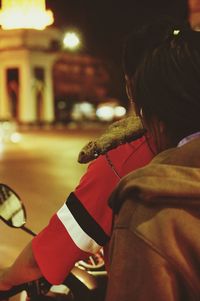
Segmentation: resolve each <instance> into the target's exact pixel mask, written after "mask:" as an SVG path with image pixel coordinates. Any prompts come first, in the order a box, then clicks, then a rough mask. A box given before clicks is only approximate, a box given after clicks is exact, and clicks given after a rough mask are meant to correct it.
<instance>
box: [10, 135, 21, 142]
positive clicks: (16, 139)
mask: <svg viewBox="0 0 200 301" xmlns="http://www.w3.org/2000/svg"><path fill="white" fill-rule="evenodd" d="M10 140H11V142H13V143H18V142H20V141H21V135H20V134H19V133H13V134H12V135H11V137H10Z"/></svg>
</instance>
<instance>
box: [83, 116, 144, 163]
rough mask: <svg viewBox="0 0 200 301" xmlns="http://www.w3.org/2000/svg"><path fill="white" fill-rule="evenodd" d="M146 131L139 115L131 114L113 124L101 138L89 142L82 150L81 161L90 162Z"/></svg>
mask: <svg viewBox="0 0 200 301" xmlns="http://www.w3.org/2000/svg"><path fill="white" fill-rule="evenodd" d="M144 133H145V129H144V128H143V126H142V123H141V121H140V118H139V117H136V116H131V117H127V118H124V119H122V120H120V121H116V122H114V123H113V124H111V125H110V126H109V127H108V128H107V130H106V131H105V133H103V134H102V135H101V136H100V137H99V138H97V139H95V140H93V141H90V142H88V143H87V144H86V145H85V146H84V147H83V148H82V150H81V151H80V153H79V156H78V162H79V163H88V162H90V161H92V160H94V159H96V158H97V157H98V156H99V155H103V154H105V153H106V152H107V151H109V150H111V149H114V148H116V147H117V146H119V145H120V144H124V143H127V142H130V141H133V140H136V139H138V138H139V137H141V136H142V135H143V134H144Z"/></svg>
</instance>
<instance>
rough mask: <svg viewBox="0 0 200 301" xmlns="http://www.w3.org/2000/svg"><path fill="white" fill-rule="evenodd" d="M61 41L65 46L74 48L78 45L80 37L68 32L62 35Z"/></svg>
mask: <svg viewBox="0 0 200 301" xmlns="http://www.w3.org/2000/svg"><path fill="white" fill-rule="evenodd" d="M63 43H64V46H65V48H69V49H76V48H77V47H78V46H79V45H80V39H79V37H78V36H77V34H76V33H75V32H68V33H66V35H65V36H64V39H63Z"/></svg>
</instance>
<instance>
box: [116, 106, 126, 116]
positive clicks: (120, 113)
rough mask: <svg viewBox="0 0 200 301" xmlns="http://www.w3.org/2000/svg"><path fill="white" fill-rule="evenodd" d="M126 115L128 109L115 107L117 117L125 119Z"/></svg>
mask: <svg viewBox="0 0 200 301" xmlns="http://www.w3.org/2000/svg"><path fill="white" fill-rule="evenodd" d="M125 114H126V109H125V108H124V107H122V106H117V107H115V116H116V117H123V116H124V115H125Z"/></svg>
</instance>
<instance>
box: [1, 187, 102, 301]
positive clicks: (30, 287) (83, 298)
mask: <svg viewBox="0 0 200 301" xmlns="http://www.w3.org/2000/svg"><path fill="white" fill-rule="evenodd" d="M26 217H27V214H26V210H25V206H24V204H23V203H22V201H21V198H20V197H19V196H18V194H17V193H16V192H15V191H14V190H13V189H11V188H10V187H9V186H8V185H5V184H0V219H1V220H2V221H3V222H5V223H6V224H7V225H8V226H10V227H12V228H20V229H21V230H23V231H25V232H26V233H28V234H30V235H32V236H35V235H36V234H35V233H34V232H33V231H32V230H31V229H29V228H27V227H26V226H25V223H26ZM106 282H107V274H106V271H105V265H104V260H103V254H102V252H101V251H100V252H99V253H98V254H96V255H94V256H90V257H89V258H88V259H87V260H84V261H83V260H82V261H79V262H77V263H76V264H75V266H74V268H73V269H72V271H71V272H70V274H69V275H68V276H67V277H66V279H65V280H64V282H63V284H62V285H51V284H50V283H49V282H48V281H47V280H46V279H45V278H40V279H38V280H36V281H31V282H28V283H24V284H21V285H18V286H15V287H13V288H11V289H10V290H8V291H0V300H4V301H5V300H8V299H9V298H11V297H12V296H16V295H18V294H19V299H20V301H25V300H28V301H48V300H49V301H50V300H52V301H53V300H55V301H68V300H69V301H92V300H95V301H103V300H104V295H105V288H106Z"/></svg>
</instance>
